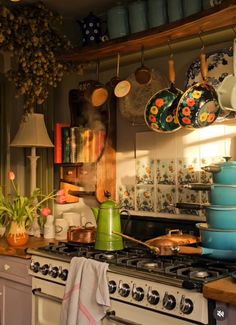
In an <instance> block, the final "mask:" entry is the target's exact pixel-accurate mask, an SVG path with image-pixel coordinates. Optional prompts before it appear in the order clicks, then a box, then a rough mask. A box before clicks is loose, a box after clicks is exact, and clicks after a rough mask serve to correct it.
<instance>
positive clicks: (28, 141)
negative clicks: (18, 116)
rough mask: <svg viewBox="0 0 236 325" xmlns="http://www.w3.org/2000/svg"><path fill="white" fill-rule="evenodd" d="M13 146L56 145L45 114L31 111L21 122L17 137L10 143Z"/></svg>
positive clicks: (46, 146) (47, 146)
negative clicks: (47, 125)
mask: <svg viewBox="0 0 236 325" xmlns="http://www.w3.org/2000/svg"><path fill="white" fill-rule="evenodd" d="M10 146H11V147H45V148H49V147H54V145H53V144H52V142H51V140H50V138H49V136H48V132H47V129H46V125H45V122H44V115H43V114H38V113H31V114H29V115H27V116H26V118H24V119H23V120H22V122H21V124H20V127H19V130H18V131H17V133H16V136H15V138H14V139H13V141H12V142H11V144H10Z"/></svg>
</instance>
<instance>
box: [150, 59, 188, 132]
mask: <svg viewBox="0 0 236 325" xmlns="http://www.w3.org/2000/svg"><path fill="white" fill-rule="evenodd" d="M168 69H169V82H170V86H169V88H165V89H162V90H160V91H158V92H157V93H156V94H154V95H153V96H152V97H151V98H150V99H149V101H148V102H147V104H146V107H145V110H144V119H145V122H146V124H147V126H148V127H149V128H150V129H152V130H153V131H156V132H161V133H170V132H174V131H177V130H179V129H180V127H181V126H180V124H179V123H178V121H177V119H176V108H177V105H178V102H179V100H180V98H181V96H182V94H183V92H182V90H180V89H178V88H176V87H175V69H174V60H173V55H170V57H169V60H168Z"/></svg>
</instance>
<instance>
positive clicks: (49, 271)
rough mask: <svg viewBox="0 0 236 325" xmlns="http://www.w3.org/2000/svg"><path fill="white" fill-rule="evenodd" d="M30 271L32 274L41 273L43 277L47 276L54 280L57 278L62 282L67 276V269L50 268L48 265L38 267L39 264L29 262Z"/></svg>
mask: <svg viewBox="0 0 236 325" xmlns="http://www.w3.org/2000/svg"><path fill="white" fill-rule="evenodd" d="M30 269H31V271H33V272H34V273H38V272H41V273H42V274H43V275H49V276H51V277H52V278H54V279H55V278H57V277H58V278H60V279H61V280H63V281H66V279H67V275H68V270H67V269H62V268H61V267H57V266H51V265H48V264H44V265H43V266H40V264H39V262H31V264H30Z"/></svg>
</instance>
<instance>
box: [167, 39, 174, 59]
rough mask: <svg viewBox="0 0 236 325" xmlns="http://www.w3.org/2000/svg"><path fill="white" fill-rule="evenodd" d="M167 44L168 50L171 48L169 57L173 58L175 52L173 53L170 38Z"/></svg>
mask: <svg viewBox="0 0 236 325" xmlns="http://www.w3.org/2000/svg"><path fill="white" fill-rule="evenodd" d="M167 44H168V48H169V57H170V58H173V56H174V54H173V51H172V47H171V44H170V39H169V38H168V43H167Z"/></svg>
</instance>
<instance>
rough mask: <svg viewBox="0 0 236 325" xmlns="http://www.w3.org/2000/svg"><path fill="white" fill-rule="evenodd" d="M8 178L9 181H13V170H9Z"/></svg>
mask: <svg viewBox="0 0 236 325" xmlns="http://www.w3.org/2000/svg"><path fill="white" fill-rule="evenodd" d="M8 178H9V180H10V181H14V179H15V174H14V172H13V171H9V172H8Z"/></svg>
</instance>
